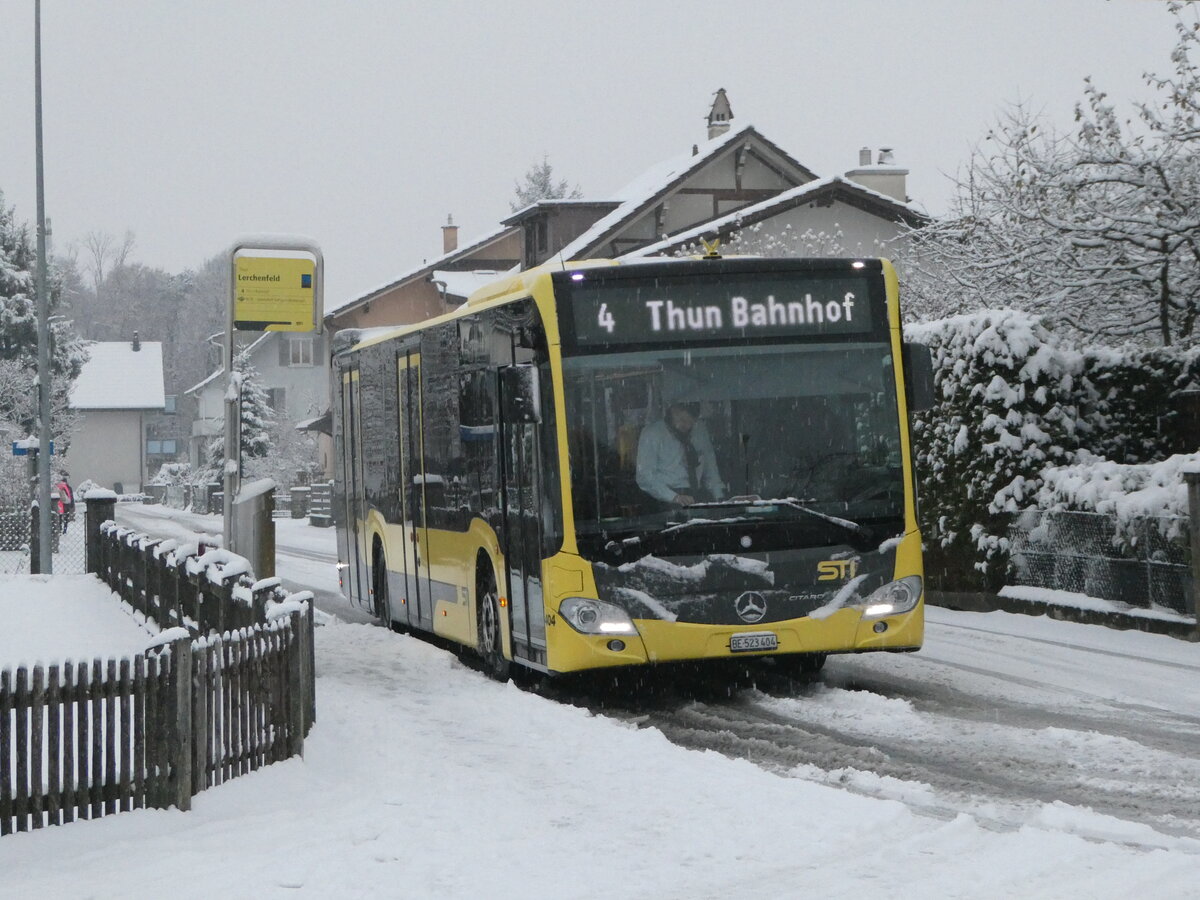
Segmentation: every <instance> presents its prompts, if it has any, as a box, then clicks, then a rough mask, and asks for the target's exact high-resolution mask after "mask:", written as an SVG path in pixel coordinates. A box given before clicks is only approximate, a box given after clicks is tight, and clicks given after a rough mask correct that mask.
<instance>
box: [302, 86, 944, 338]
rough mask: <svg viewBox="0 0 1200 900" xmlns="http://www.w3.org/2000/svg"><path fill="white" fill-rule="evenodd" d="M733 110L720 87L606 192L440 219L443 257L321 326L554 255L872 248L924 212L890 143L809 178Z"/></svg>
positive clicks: (366, 317) (442, 307)
mask: <svg viewBox="0 0 1200 900" xmlns="http://www.w3.org/2000/svg"><path fill="white" fill-rule="evenodd" d="M732 120H733V109H732V106H731V104H730V102H729V97H728V95H727V94H726V92H725V91H724V89H721V90H718V91H717V92H716V94H715V95H714V99H713V103H712V106H711V108H710V110H709V113H708V117H707V126H708V139H707V140H706V141H704V142H702V143H696V144H693V145H692V148H691V151H690V152H688V153H683V154H681V155H679V156H677V157H673V158H671V159H668V160H665V161H663V162H661V163H659V164H657V165H655V166H652V167H651V168H649V169H647V170H646V171H645V172H643V173H642V174H641V175H640V176H638V177H637V178H636V179H634V180H633V181H631V182H630V183H629V184H627V185H626V186H625V187H624V188H623V189H621V190H620V191H617V192H616V193H615V194H614V195H613V196H611V197H607V198H603V199H595V198H592V199H574V198H573V199H555V200H541V201H538V202H536V203H533V204H531V205H529V206H527V207H525V208H524V209H521V210H518V211H516V212H514V213H513V214H512V215H511V216H509V217H508V218H506V219H504V220H503V221H502V222H501V223H500V227H499V228H497V229H495V230H493V231H491V232H488V233H487V234H485V235H483V236H482V237H480V238H477V239H476V240H474V241H470V242H468V243H467V244H465V245H463V246H462V247H460V246H459V245H458V241H457V227H456V226H454V225H453V224H452V223H451V222H448V223H447V225H446V226H443V250H444V253H443V255H442V256H441V257H439V258H437V259H434V260H432V261H427V262H425V263H423V264H422V265H421V266H418V267H414V268H412V269H410V270H409V271H407V272H405V273H403V274H402V275H400V276H399V277H398V278H396V279H394V280H392V281H390V282H388V283H387V284H384V285H381V286H380V287H378V288H375V289H373V290H371V291H367V292H366V293H364V294H362V295H360V296H357V297H353V298H350V299H349V300H347V301H346V302H344V303H343V304H341V305H339V306H335V307H333V308H331V309H330V311H329V312H328V313H327V315H326V318H325V321H326V326H327V328H328V329H329V330H330V333H332V332H333V331H336V330H338V329H340V328H366V327H372V326H377V325H403V324H408V323H412V322H418V321H421V320H422V319H426V318H431V317H433V316H436V315H440V314H441V313H444V312H446V311H447V310H449V309H452V308H454V307H456V306H459V305H460V304H462V303H463V302H464V301H465V300H466V298H467V297H468V296H469V295H470V293H471V292H472V291H473V290H474V289H477V288H478V287H481V286H483V285H484V284H486V283H487V282H489V281H492V280H495V279H497V278H498V277H500V276H501V275H502V274H504V273H505V272H508V271H513V270H519V269H527V268H532V267H534V266H537V265H541V264H543V263H545V262H547V261H549V260H553V259H556V258H558V259H562V260H563V261H564V262H565V261H566V260H569V259H587V258H591V257H611V258H619V257H640V256H653V255H666V256H669V255H674V254H678V253H687V252H691V251H692V250H693V248H697V249H698V245H699V244H700V242H701V239H705V240H710V239H712V238H720V239H721V240H722V241H723V243H724V244H725V246H726V247H728V248H730V249H731V252H735V253H736V252H742V253H761V254H763V255H791V256H796V255H806V256H821V255H844V254H854V255H858V254H861V255H864V256H877V255H883V254H885V253H887V252H888V250H889V248H890V247H894V246H895V244H894V242H895V241H896V240H897V238H898V237H899V236H901V235H902V234H903V233H904V232H905V231H906V230H907V228H908V227H910V226H914V227H919V226H920V225H922V224H923V223H924V222H926V221H928V217H927V216H926V215H925V214H924V213H923V212H922V211H920V210H919V209H918V208H916V207H914V206H913V205H911V203H910V201H909V198H908V196H907V193H906V176H907V175H908V171H907V170H906V169H902V168H899V167H898V166H896V165H895V160H894V155H893V152H892V151H891V150H890V149H881V150H880V151H879V156H878V159H877V161H876V162H874V163H872V159H871V157H872V151H871V150H869V149H868V148H863V150H862V151H861V152H860V156H859V162H858V166H857V167H855V168H853V169H851V170H849V171H847V172H846V173H845V175H839V176H834V177H831V178H819V177H818V176H817V175H816V173H814V172H813V171H812V170H810V169H809V168H808V167H807V166H805V165H803V164H802V163H800V162H799V161H797V160H796V159H794V158H793V157H792V156H791V155H789V154H788V153H787V152H786V151H785V150H783V149H782V148H781V147H779V146H778V145H777V144H775V143H774V142H773V141H771V140H770V139H768V138H767V137H766V136H765V135H763V134H762V133H761V132H760V131H758V130H757V129H756V128H755V127H754V126H753V125H743V126H741V127H738V128H735V127H733V122H732Z"/></svg>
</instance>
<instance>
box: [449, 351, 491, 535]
mask: <svg viewBox="0 0 1200 900" xmlns="http://www.w3.org/2000/svg"><path fill="white" fill-rule="evenodd" d="M495 395H496V379H495V375H494V373H492V372H491V371H489V370H487V369H478V370H476V371H474V372H465V373H463V375H462V377H461V379H460V382H459V438H460V442H461V448H462V458H461V463H460V465H461V475H460V477H461V478H462V481H463V490H464V491H465V492H466V500H467V507H468V509H469V510H470V512H471V514H474V515H479V514H483V515H484V517H485V518H487V517H488V511H489V510H492V509H495V508H496V507H498V506H499V502H498V500H497V486H496V413H495V408H496V396H495Z"/></svg>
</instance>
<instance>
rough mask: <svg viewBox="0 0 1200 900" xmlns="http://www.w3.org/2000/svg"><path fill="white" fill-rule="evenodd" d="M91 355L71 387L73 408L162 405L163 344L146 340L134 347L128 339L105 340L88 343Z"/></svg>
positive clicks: (163, 395)
mask: <svg viewBox="0 0 1200 900" xmlns="http://www.w3.org/2000/svg"><path fill="white" fill-rule="evenodd" d="M88 354H89V358H88V361H87V362H86V363H84V364H83V370H82V371H81V372H80V373H79V377H78V378H77V379H76V380H75V384H74V386H73V387H72V388H71V408H72V409H162V408H163V407H164V406H166V392H165V391H164V390H163V357H162V344H160V343H159V342H158V341H143V342H142V343H141V349H139V350H134V349H133V344H132V343H130V342H129V341H105V342H100V343H94V344H91V345H89V346H88Z"/></svg>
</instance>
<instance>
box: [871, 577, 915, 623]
mask: <svg viewBox="0 0 1200 900" xmlns="http://www.w3.org/2000/svg"><path fill="white" fill-rule="evenodd" d="M920 599H921V576H920V575H907V576H905V577H904V578H900V579H897V580H896V581H889V582H888V583H887V584H885V585H883V587H879V588H876V589H875V590H874V591H872V592H871V594H870V595H869V596H868V597H867V598H866V599H865V600H863V602H862V603H860V604H857V605H859V606H861V607H862V608H863V618H864V619H879V618H882V617H883V616H895V615H899V614H900V613H906V612H909V611H910V610H912V608H913V607H914V606H916V605H917V601H918V600H920Z"/></svg>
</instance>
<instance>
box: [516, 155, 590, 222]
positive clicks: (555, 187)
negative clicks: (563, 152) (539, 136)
mask: <svg viewBox="0 0 1200 900" xmlns="http://www.w3.org/2000/svg"><path fill="white" fill-rule="evenodd" d="M513 187H514V189H515V190H514V193H515V196H514V199H512V200H511V201H509V206H510V207H511V208H512V211H513V212H516V211H517V210H519V209H524V208H525V207H526V206H529V204H531V203H537V202H538V201H539V200H562V199H563V198H567V199H570V200H575V199H577V198H579V197H582V196H583V194H582V193H581V192H580V190H579V186H578V185H576V186H575V187H574V188H572V187H571V186H570V185H569V184H568V183H567V181H566V180H565V179H564V180H562V181H555V180H554V167H553V166H551V165H550V159H549V157H547V156H543V157H542V161H541V162H540V163H534V164H533V165H531V166H530V167H529V171H527V172H526V173H525V177H524V179H523V180H521V181H517V182H514V183H513Z"/></svg>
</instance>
